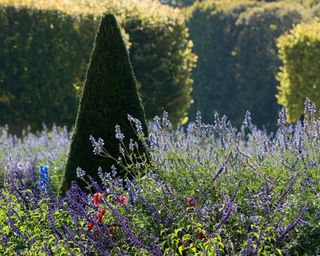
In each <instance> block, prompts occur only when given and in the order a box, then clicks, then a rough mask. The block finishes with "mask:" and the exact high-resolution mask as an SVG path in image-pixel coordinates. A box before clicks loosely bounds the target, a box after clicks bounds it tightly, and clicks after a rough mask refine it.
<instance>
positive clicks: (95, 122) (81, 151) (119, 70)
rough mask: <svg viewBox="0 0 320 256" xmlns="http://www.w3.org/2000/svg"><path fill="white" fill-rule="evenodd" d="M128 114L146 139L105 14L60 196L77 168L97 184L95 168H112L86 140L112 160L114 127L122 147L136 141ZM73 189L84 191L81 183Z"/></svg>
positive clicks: (122, 54)
mask: <svg viewBox="0 0 320 256" xmlns="http://www.w3.org/2000/svg"><path fill="white" fill-rule="evenodd" d="M128 114H130V115H131V116H133V117H135V118H137V119H139V120H140V121H141V123H142V129H143V130H144V132H145V134H147V127H146V123H145V116H144V110H143V107H142V105H141V101H140V98H139V95H138V93H137V88H136V80H135V77H134V74H133V70H132V67H131V63H130V60H129V56H128V51H127V49H126V46H125V43H124V40H123V38H122V36H121V31H120V28H119V26H118V24H117V21H116V19H115V17H114V15H112V14H110V13H106V14H105V15H104V16H103V17H102V19H101V22H100V26H99V29H98V32H97V35H96V39H95V45H94V50H93V52H92V55H91V58H90V63H89V67H88V70H87V76H86V82H85V85H84V88H83V92H82V96H81V100H80V105H79V109H78V114H77V119H76V123H75V130H74V134H73V137H72V141H71V147H70V152H69V157H68V161H67V165H66V168H65V174H64V178H63V180H62V183H61V186H60V193H62V194H63V193H64V191H66V190H67V189H68V188H69V187H70V184H71V181H72V180H76V178H77V175H76V170H77V168H78V167H80V168H82V169H83V170H85V171H86V174H87V175H90V176H91V177H92V178H93V179H95V180H97V181H98V180H99V177H98V168H99V167H101V168H102V169H103V170H106V171H108V170H110V168H111V166H112V165H113V164H115V161H114V160H112V159H109V158H106V157H102V156H100V155H94V154H93V147H92V144H91V141H90V140H89V138H90V135H92V136H93V137H94V138H96V139H98V138H102V139H103V140H104V143H105V144H104V148H105V149H106V150H107V151H108V153H109V154H110V155H112V156H114V157H115V158H117V156H119V141H118V140H117V139H116V138H115V126H116V125H120V127H121V130H122V132H123V133H124V135H125V140H124V142H125V143H127V142H128V141H129V138H132V139H137V138H136V134H135V132H134V130H133V129H132V127H131V124H130V122H129V121H128V117H127V116H128ZM141 150H143V149H141ZM141 150H140V153H141V152H143V151H141ZM118 175H119V176H121V177H124V176H125V175H126V173H125V170H121V169H119V171H118ZM79 185H80V186H81V187H84V186H85V184H84V182H83V183H82V182H81V181H80V182H79Z"/></svg>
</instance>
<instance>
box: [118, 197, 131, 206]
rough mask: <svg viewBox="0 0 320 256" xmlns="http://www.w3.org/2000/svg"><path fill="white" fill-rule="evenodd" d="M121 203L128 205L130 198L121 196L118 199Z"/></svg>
mask: <svg viewBox="0 0 320 256" xmlns="http://www.w3.org/2000/svg"><path fill="white" fill-rule="evenodd" d="M117 201H118V202H119V203H120V204H121V205H127V204H128V202H129V200H128V198H127V197H126V196H119V198H118V200H117Z"/></svg>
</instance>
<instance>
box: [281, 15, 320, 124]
mask: <svg viewBox="0 0 320 256" xmlns="http://www.w3.org/2000/svg"><path fill="white" fill-rule="evenodd" d="M278 47H279V56H280V59H281V60H282V66H281V69H280V72H279V73H278V80H279V82H280V86H279V87H278V94H277V98H278V101H279V103H280V104H282V105H283V106H285V107H286V108H287V110H288V121H290V122H295V121H297V120H298V119H299V118H300V117H301V115H302V114H303V110H304V101H305V99H306V98H309V100H310V101H311V102H312V103H314V104H316V105H317V106H319V105H320V77H319V73H320V62H319V58H320V22H319V21H313V22H311V23H308V24H299V25H297V26H296V27H294V28H293V29H292V30H291V31H290V32H289V33H288V34H286V35H283V36H282V37H280V38H279V40H278Z"/></svg>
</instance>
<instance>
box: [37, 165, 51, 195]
mask: <svg viewBox="0 0 320 256" xmlns="http://www.w3.org/2000/svg"><path fill="white" fill-rule="evenodd" d="M48 171H49V167H48V166H40V182H39V187H40V189H41V191H42V192H47V190H48V184H49V173H48Z"/></svg>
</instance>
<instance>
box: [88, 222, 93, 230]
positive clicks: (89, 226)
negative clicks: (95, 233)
mask: <svg viewBox="0 0 320 256" xmlns="http://www.w3.org/2000/svg"><path fill="white" fill-rule="evenodd" d="M93 227H94V223H93V222H89V223H88V230H91V229H93Z"/></svg>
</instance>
